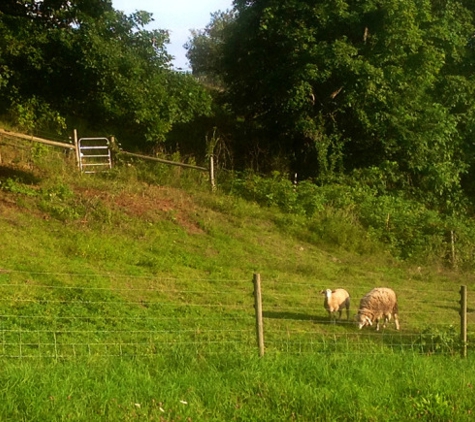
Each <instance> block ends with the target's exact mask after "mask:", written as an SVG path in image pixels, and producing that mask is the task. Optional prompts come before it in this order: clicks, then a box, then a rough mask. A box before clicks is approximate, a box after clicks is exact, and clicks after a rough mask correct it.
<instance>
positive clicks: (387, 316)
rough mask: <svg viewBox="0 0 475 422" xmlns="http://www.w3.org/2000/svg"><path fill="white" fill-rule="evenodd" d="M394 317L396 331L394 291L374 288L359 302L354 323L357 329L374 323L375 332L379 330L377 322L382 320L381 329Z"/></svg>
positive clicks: (396, 318)
mask: <svg viewBox="0 0 475 422" xmlns="http://www.w3.org/2000/svg"><path fill="white" fill-rule="evenodd" d="M392 317H394V323H395V324H396V330H399V320H398V305H397V296H396V293H395V292H394V290H392V289H389V288H387V287H376V288H374V289H373V290H371V291H370V292H369V293H367V294H366V296H364V297H363V298H362V299H361V301H360V307H359V309H358V315H357V316H356V321H357V323H358V326H359V329H360V330H361V329H362V328H363V327H365V326H367V325H373V322H374V321H376V331H378V330H379V321H380V319H382V318H384V323H383V328H385V327H386V323H387V322H389V321H391V318H392Z"/></svg>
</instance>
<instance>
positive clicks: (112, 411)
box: [0, 349, 475, 422]
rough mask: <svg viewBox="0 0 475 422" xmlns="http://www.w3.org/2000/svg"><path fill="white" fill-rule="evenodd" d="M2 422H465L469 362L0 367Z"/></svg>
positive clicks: (392, 358)
mask: <svg viewBox="0 0 475 422" xmlns="http://www.w3.org/2000/svg"><path fill="white" fill-rule="evenodd" d="M2 365H3V369H2V372H1V375H0V379H1V381H2V386H3V388H2V389H1V396H0V397H1V399H2V403H3V404H2V406H1V407H0V417H1V419H2V420H68V419H69V420H77V421H104V420H108V421H117V420H124V421H125V420H154V421H178V420H191V421H205V420H206V421H224V420H241V421H263V420H265V421H279V422H280V421H283V420H289V421H291V420H300V421H314V420H322V421H335V420H342V421H381V420H384V421H407V420H423V421H449V420H452V421H470V420H472V418H473V411H474V410H475V409H474V405H475V403H474V400H473V376H472V374H471V373H470V371H471V370H472V369H473V360H472V359H469V360H466V361H460V360H458V359H450V358H446V357H443V358H437V357H432V358H430V359H428V358H426V357H420V356H413V355H404V354H389V355H383V356H378V357H374V356H371V355H356V356H351V358H349V357H346V356H341V355H336V356H332V355H331V354H330V355H327V356H324V357H321V356H318V357H314V356H311V355H304V356H291V357H290V356H286V355H279V356H273V357H265V358H263V359H258V358H257V357H256V356H254V355H252V356H251V355H246V354H242V355H235V354H233V355H228V354H225V353H223V354H218V355H213V356H211V357H208V356H203V355H200V356H196V355H194V354H193V353H187V351H186V350H173V349H171V350H170V352H169V353H164V354H163V355H161V356H157V357H155V358H153V359H139V360H138V359H121V360H117V359H107V360H103V359H98V360H96V359H92V360H87V361H77V360H76V361H73V362H71V361H65V362H48V361H46V362H44V361H27V362H21V363H18V362H14V361H6V362H3V364H2Z"/></svg>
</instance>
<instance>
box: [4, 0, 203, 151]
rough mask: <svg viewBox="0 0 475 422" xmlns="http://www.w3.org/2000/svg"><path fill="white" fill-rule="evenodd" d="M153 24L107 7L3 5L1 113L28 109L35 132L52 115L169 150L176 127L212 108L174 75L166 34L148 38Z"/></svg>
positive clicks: (90, 2) (188, 81) (97, 3)
mask: <svg viewBox="0 0 475 422" xmlns="http://www.w3.org/2000/svg"><path fill="white" fill-rule="evenodd" d="M19 4H21V7H19ZM151 20H152V15H151V14H150V13H148V12H143V11H140V12H136V13H134V14H132V15H130V16H126V15H125V14H123V13H122V12H118V11H115V10H114V9H113V8H112V6H111V2H110V1H109V0H87V1H79V0H76V1H66V0H64V1H61V0H49V1H47V0H44V1H22V2H16V1H12V0H9V1H7V3H2V6H1V7H0V69H2V73H1V76H0V99H1V100H2V101H0V104H1V107H2V109H1V110H0V111H1V112H2V113H3V114H5V113H10V114H11V115H12V114H13V115H17V117H18V114H22V113H23V114H25V105H27V108H29V110H30V111H31V113H29V115H31V116H33V117H32V118H31V119H30V120H31V122H32V124H33V125H34V123H35V121H38V119H37V117H38V115H39V114H41V113H42V112H44V111H45V110H49V111H51V112H53V113H57V115H58V116H60V117H61V118H62V119H63V120H64V119H66V118H67V119H68V120H71V119H72V120H76V121H77V120H78V119H80V120H82V121H87V122H88V125H89V126H90V127H92V128H95V129H100V130H101V131H107V132H109V133H115V135H116V136H117V137H118V138H119V139H120V140H121V141H122V143H123V144H125V145H129V146H132V145H133V146H135V147H145V146H146V144H145V142H147V141H148V142H149V143H151V144H153V143H157V142H163V140H164V139H165V136H166V134H167V132H168V131H170V129H171V127H172V126H173V125H174V124H176V123H179V122H185V121H188V120H190V119H192V118H193V117H194V116H195V115H202V114H206V113H207V112H208V111H209V109H210V101H211V100H210V98H209V96H208V95H207V94H206V92H205V91H204V89H203V88H202V87H201V86H200V85H199V84H198V82H197V81H195V80H194V79H193V78H192V77H191V76H190V75H183V74H179V73H177V72H174V71H173V70H172V69H171V65H170V62H171V56H170V55H169V54H168V53H167V51H166V44H167V43H168V42H169V38H168V32H167V31H166V30H153V31H148V30H146V29H145V26H146V25H147V24H148V23H150V21H151ZM35 115H36V117H35ZM20 120H21V119H20ZM23 120H24V119H23ZM17 121H18V118H17Z"/></svg>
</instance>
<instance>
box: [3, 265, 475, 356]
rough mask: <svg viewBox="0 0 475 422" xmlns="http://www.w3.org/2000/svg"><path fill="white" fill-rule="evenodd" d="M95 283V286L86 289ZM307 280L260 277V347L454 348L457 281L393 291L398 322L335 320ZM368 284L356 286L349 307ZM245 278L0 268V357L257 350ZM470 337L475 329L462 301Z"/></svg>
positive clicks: (348, 350) (290, 350)
mask: <svg viewBox="0 0 475 422" xmlns="http://www.w3.org/2000/svg"><path fill="white" fill-rule="evenodd" d="M93 286H94V287H93ZM324 287H325V286H318V285H314V284H311V283H301V284H298V283H288V284H286V283H282V282H273V281H272V280H270V281H265V282H263V286H262V316H263V335H264V344H265V352H266V354H269V353H270V354H272V353H287V354H302V353H321V354H325V353H344V354H364V353H365V354H377V353H388V352H389V353H390V352H394V353H398V352H410V353H425V354H434V353H440V354H458V353H459V352H460V347H461V341H460V340H461V334H460V303H459V301H460V292H459V289H460V286H454V288H453V289H445V290H437V288H433V289H431V291H425V292H420V291H417V290H415V289H414V290H412V289H399V290H397V293H398V296H399V305H400V322H401V329H400V330H399V331H397V330H396V329H395V327H394V325H391V324H389V325H388V326H387V327H386V328H383V329H381V330H380V331H379V332H377V331H375V330H374V328H364V329H363V330H358V327H357V326H356V325H355V323H354V322H353V320H352V317H351V316H350V319H349V320H346V316H345V317H344V318H343V319H342V320H339V321H337V322H336V323H334V322H330V319H329V317H328V315H327V313H326V311H325V309H324V308H323V296H320V295H319V291H320V289H323V288H324ZM369 288H370V286H358V287H357V288H354V289H353V292H351V294H352V298H353V299H352V305H351V312H352V314H354V313H356V312H357V308H358V302H359V298H360V297H362V296H363V295H364V293H366V291H367V290H368V289H369ZM253 295H254V294H253V284H252V280H251V279H249V280H212V279H191V280H190V279H166V278H155V277H149V276H147V277H140V276H135V277H134V276H130V275H127V276H124V275H118V274H102V275H94V274H93V275H91V274H72V273H65V274H56V273H55V274H51V273H36V274H35V273H31V272H28V273H26V272H18V271H3V272H2V273H0V298H1V299H0V357H6V358H19V359H23V358H37V357H38V358H40V357H41V358H45V357H46V358H53V359H67V358H77V357H81V356H118V357H133V356H151V355H157V354H160V353H161V352H163V351H166V350H170V349H175V350H180V349H183V350H185V349H186V350H187V351H188V352H189V351H190V350H191V351H193V352H196V353H208V354H210V353H211V354H212V353H222V352H223V351H225V352H227V353H241V352H247V353H248V352H249V351H253V350H255V353H258V342H257V339H256V314H255V303H254V297H253ZM467 320H468V345H469V348H470V344H471V343H470V341H471V339H472V338H474V336H475V329H474V328H473V327H474V326H475V324H474V323H475V312H474V307H473V305H471V302H470V301H469V308H468V313H467Z"/></svg>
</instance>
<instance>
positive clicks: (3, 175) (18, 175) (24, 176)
mask: <svg viewBox="0 0 475 422" xmlns="http://www.w3.org/2000/svg"><path fill="white" fill-rule="evenodd" d="M7 179H13V180H16V181H18V182H20V183H24V184H26V185H34V184H37V183H39V182H40V179H39V178H38V177H37V176H35V175H34V174H33V173H31V172H28V171H24V170H19V169H15V168H12V167H7V166H0V180H7Z"/></svg>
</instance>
